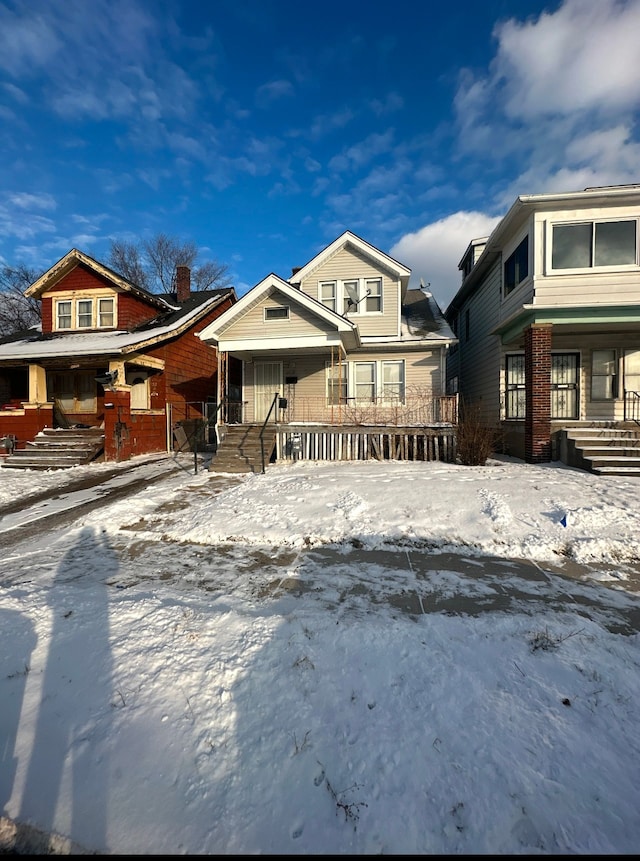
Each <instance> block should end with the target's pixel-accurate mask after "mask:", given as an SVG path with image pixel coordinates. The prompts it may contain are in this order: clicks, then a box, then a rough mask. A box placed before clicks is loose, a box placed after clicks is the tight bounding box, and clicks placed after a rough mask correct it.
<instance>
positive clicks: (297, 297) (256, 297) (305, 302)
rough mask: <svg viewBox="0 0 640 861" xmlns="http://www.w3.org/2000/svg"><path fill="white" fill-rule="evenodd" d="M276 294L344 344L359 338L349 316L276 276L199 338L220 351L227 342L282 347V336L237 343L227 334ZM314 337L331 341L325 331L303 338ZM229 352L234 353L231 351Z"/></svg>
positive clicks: (232, 308)
mask: <svg viewBox="0 0 640 861" xmlns="http://www.w3.org/2000/svg"><path fill="white" fill-rule="evenodd" d="M274 291H278V292H279V293H281V294H282V295H283V296H284V297H285V298H286V299H287V300H289V301H291V302H292V303H295V304H297V305H298V306H300V307H302V308H305V309H306V310H307V311H309V312H310V313H311V314H312V315H313V316H315V317H317V318H318V320H321V321H323V323H325V324H328V325H329V327H330V328H331V329H332V330H334V331H335V333H336V338H337V341H340V340H341V339H342V338H347V339H349V338H351V339H355V340H357V339H358V333H357V328H356V326H355V325H354V324H353V323H352V322H351V321H350V320H347V319H346V318H345V317H341V316H340V314H336V313H335V311H332V310H331V309H330V308H327V307H326V306H325V305H323V304H322V302H318V301H317V300H316V299H313V298H312V297H311V296H308V295H307V294H306V293H303V292H302V291H301V290H299V289H298V288H297V287H293V286H292V285H291V284H289V282H288V281H284V280H283V279H282V278H279V277H278V276H277V275H273V274H271V275H268V276H267V277H266V278H264V279H263V280H262V281H261V282H260V283H259V284H256V286H255V287H253V288H252V289H251V290H249V292H248V293H245V295H244V296H242V297H241V298H240V299H238V301H237V302H236V303H235V305H232V306H231V307H230V308H228V309H227V310H226V311H225V312H224V313H223V314H221V315H220V316H219V317H217V318H216V319H215V320H213V321H212V322H211V323H209V325H208V326H205V328H204V329H203V330H202V331H201V332H200V333H199V334H198V337H199V338H201V339H202V340H203V341H205V342H207V343H212V344H215V345H216V346H217V347H218V349H220V350H227V348H226V347H224V346H223V344H225V343H234V344H235V345H236V346H239V345H240V343H242V345H243V349H246V348H247V345H249V344H251V343H252V342H254V341H264V342H268V343H270V344H273V345H274V348H275V346H276V343H275V342H276V341H277V346H280V345H281V344H283V343H284V342H285V341H287V340H288V339H287V338H283V337H282V335H278V336H277V337H274V338H271V339H270V338H266V337H264V336H263V337H262V338H259V339H254V338H243V339H242V341H241V342H240V341H236V339H234V338H229V339H225V332H226V331H227V330H228V329H229V328H230V327H231V325H232V324H233V323H234V322H235V321H236V320H237V319H239V318H240V317H241V316H242V315H243V314H245V313H246V312H247V311H248V310H249V309H250V308H252V307H253V306H254V305H256V304H257V303H258V302H260V301H261V300H262V299H263V298H264V297H265V296H269V295H271V293H273V292H274ZM314 337H322V338H324V339H325V340H327V339H328V338H329V337H330V336H328V335H327V333H326V332H324V331H323V332H322V333H318V335H317V336H301V340H308V339H310V338H314ZM292 340H293V339H292ZM228 352H232V351H231V350H228Z"/></svg>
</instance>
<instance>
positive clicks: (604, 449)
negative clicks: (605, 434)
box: [579, 443, 640, 458]
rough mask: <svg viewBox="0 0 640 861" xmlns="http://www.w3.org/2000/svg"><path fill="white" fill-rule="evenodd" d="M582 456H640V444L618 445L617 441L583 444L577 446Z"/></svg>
mask: <svg viewBox="0 0 640 861" xmlns="http://www.w3.org/2000/svg"><path fill="white" fill-rule="evenodd" d="M579 448H580V451H581V452H582V455H583V457H587V458H591V457H640V446H637V445H618V444H617V443H609V444H608V445H606V444H603V445H583V446H579Z"/></svg>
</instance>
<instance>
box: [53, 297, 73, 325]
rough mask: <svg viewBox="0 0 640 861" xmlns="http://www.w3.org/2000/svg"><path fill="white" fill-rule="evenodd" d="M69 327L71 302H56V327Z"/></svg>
mask: <svg viewBox="0 0 640 861" xmlns="http://www.w3.org/2000/svg"><path fill="white" fill-rule="evenodd" d="M70 328H71V302H68V301H64V302H56V329H70Z"/></svg>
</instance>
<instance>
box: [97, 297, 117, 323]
mask: <svg viewBox="0 0 640 861" xmlns="http://www.w3.org/2000/svg"><path fill="white" fill-rule="evenodd" d="M112 326H115V310H114V303H113V299H98V327H99V328H100V329H108V328H110V327H112Z"/></svg>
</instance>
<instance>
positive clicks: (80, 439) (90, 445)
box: [2, 428, 104, 470]
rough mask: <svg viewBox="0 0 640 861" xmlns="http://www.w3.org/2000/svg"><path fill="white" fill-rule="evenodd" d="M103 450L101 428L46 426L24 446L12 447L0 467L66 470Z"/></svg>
mask: <svg viewBox="0 0 640 861" xmlns="http://www.w3.org/2000/svg"><path fill="white" fill-rule="evenodd" d="M103 451H104V431H102V430H101V429H100V428H68V429H67V428H45V429H44V430H42V431H40V433H38V435H37V436H36V437H35V439H33V440H31V441H29V442H27V444H26V447H25V448H21V449H14V451H13V452H12V453H11V454H10V455H9V456H8V457H6V458H5V460H4V462H3V463H2V466H3V467H5V468H6V467H8V468H11V469H43V470H44V469H67V468H69V467H71V466H79V465H81V464H84V463H91V461H94V460H96V458H98V457H99V456H100V455H101V454H102V453H103Z"/></svg>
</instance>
